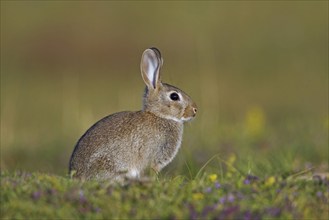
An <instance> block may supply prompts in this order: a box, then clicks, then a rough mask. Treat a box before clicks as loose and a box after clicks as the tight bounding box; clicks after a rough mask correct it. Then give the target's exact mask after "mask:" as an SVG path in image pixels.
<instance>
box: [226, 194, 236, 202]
mask: <svg viewBox="0 0 329 220" xmlns="http://www.w3.org/2000/svg"><path fill="white" fill-rule="evenodd" d="M227 200H228V201H229V202H234V200H235V197H234V195H232V194H230V195H229V196H228V197H227Z"/></svg>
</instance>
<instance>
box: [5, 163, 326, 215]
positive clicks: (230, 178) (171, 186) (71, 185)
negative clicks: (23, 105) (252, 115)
mask: <svg viewBox="0 0 329 220" xmlns="http://www.w3.org/2000/svg"><path fill="white" fill-rule="evenodd" d="M227 163H229V162H227ZM229 166H232V167H233V166H234V164H229ZM1 186H2V190H1V218H2V219H19V218H24V219H26V218H29V219H31V218H38V219H64V218H79V219H159V218H161V219H271V218H276V219H328V204H329V179H328V175H327V176H323V175H322V176H321V175H316V174H314V173H313V172H312V169H308V170H303V171H302V172H299V173H295V174H293V175H289V176H286V177H283V176H280V175H276V176H267V177H257V176H253V175H243V174H241V173H239V172H237V171H235V170H234V169H227V171H225V172H224V173H211V174H208V173H206V172H203V171H202V170H200V173H198V175H197V176H195V178H193V179H190V178H187V177H185V176H176V177H173V178H161V177H160V178H159V179H157V180H155V181H152V182H147V183H140V182H132V183H130V184H128V185H126V186H119V185H109V184H108V183H106V182H96V181H90V182H79V181H77V180H73V179H70V178H67V177H60V176H55V175H49V174H45V173H37V172H35V173H28V172H15V173H9V172H2V173H1Z"/></svg>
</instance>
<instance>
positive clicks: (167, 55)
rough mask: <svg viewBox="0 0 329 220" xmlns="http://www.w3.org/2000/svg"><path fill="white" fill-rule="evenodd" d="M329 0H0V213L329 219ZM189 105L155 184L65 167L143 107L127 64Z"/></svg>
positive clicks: (141, 87)
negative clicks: (99, 132) (115, 180)
mask: <svg viewBox="0 0 329 220" xmlns="http://www.w3.org/2000/svg"><path fill="white" fill-rule="evenodd" d="M327 9H328V2H326V1H289V2H282V1H280V2H273V1H269V2H265V1H264V2H258V1H234V2H222V1H219V2H129V1H127V2H111V1H110V2H107V1H97V2H91V1H81V2H74V1H72V2H71V1H68V2H62V1H61V2H55V1H54V2H52V1H46V2H41V1H27V2H19V1H1V218H2V219H13V218H15V219H18V218H20V219H25V218H44V219H55V218H56V219H58V218H82V219H96V218H97V219H100V218H102V219H113V218H115V219H122V218H126V219H127V218H129V219H130V218H136V219H145V218H152V219H153V218H157V219H158V218H166V219H273V218H278V219H328V211H329V210H328V200H329V176H328V172H329V170H328V169H329V168H328V158H329V152H328V149H329V148H328V129H329V125H328V124H329V118H328V110H329V109H328V10H327ZM151 46H156V47H158V48H159V49H160V50H161V52H162V55H163V57H164V66H163V69H162V74H163V81H164V82H168V83H170V84H173V85H175V86H178V87H179V88H181V89H183V90H184V91H186V92H187V93H188V94H189V95H190V96H191V97H192V98H193V100H194V101H195V102H196V103H197V105H198V115H197V117H196V118H195V119H194V120H193V121H192V122H190V123H188V124H186V125H185V131H184V137H183V144H182V147H181V149H180V151H179V153H178V155H177V157H176V158H175V159H174V161H173V162H172V163H171V164H170V165H169V166H168V167H166V168H165V169H164V170H163V171H162V172H161V173H160V174H159V176H155V175H153V174H152V177H153V178H154V181H151V182H145V183H144V182H132V183H130V184H128V185H126V186H119V185H110V184H108V183H106V182H96V181H90V182H79V181H77V180H74V179H70V177H69V176H68V174H67V172H68V161H69V158H70V155H71V153H72V150H73V148H74V145H75V143H76V141H77V140H78V138H79V137H80V136H81V135H82V134H83V133H84V132H85V131H86V129H88V128H89V127H90V126H91V125H92V124H93V123H94V122H96V121H97V120H99V119H101V118H102V117H104V116H106V115H109V114H111V113H114V112H118V111H123V110H138V109H140V108H141V104H142V103H141V100H142V93H143V90H144V84H143V81H142V79H141V75H140V70H139V62H140V56H141V53H142V52H143V51H144V49H146V48H148V47H151Z"/></svg>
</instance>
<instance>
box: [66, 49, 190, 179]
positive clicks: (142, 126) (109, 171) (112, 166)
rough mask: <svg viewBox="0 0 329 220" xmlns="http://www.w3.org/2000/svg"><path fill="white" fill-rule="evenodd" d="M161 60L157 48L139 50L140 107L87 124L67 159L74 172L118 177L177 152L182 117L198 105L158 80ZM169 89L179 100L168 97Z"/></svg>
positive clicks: (128, 175)
mask: <svg viewBox="0 0 329 220" xmlns="http://www.w3.org/2000/svg"><path fill="white" fill-rule="evenodd" d="M162 63H163V60H162V58H161V54H160V52H159V51H158V50H157V49H155V48H151V49H147V50H146V51H145V52H144V53H143V56H142V62H141V70H142V76H143V80H144V82H145V84H146V86H147V87H146V90H145V94H144V99H143V104H144V105H143V109H142V110H141V111H137V112H119V113H115V114H112V115H109V116H107V117H105V118H103V119H101V120H100V121H98V122H97V123H96V124H94V125H93V126H92V127H91V128H89V129H88V130H87V131H86V133H85V134H84V135H83V136H82V137H81V138H80V139H79V141H78V143H77V144H76V146H75V149H74V151H73V153H72V156H71V159H70V166H69V171H70V172H72V174H73V176H74V177H76V178H80V179H93V178H95V179H110V180H117V181H123V180H124V179H125V178H139V177H140V176H141V175H142V174H143V171H144V170H145V169H146V168H147V167H151V168H152V169H154V170H155V171H156V172H160V170H161V169H162V168H163V167H164V166H166V165H167V164H168V163H169V162H170V161H171V160H172V159H173V158H174V157H175V155H176V153H177V151H178V149H179V147H180V144H181V141H182V135H183V123H184V122H185V121H187V120H190V119H192V118H193V117H194V116H195V114H196V105H195V103H194V102H193V101H192V100H191V98H190V97H189V96H188V95H187V94H185V93H184V92H183V91H181V90H180V89H178V88H176V87H174V86H171V85H169V84H164V83H161V80H160V73H159V71H160V68H161V66H162ZM172 92H176V93H178V94H179V95H180V97H181V100H179V101H173V100H171V99H170V98H169V97H170V94H171V93H172ZM73 171H74V173H73Z"/></svg>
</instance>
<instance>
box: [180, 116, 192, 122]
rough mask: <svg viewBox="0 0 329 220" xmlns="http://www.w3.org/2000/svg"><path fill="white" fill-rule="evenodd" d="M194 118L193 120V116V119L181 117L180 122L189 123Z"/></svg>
mask: <svg viewBox="0 0 329 220" xmlns="http://www.w3.org/2000/svg"><path fill="white" fill-rule="evenodd" d="M194 118H195V117H194V116H193V117H187V118H185V117H182V118H181V120H182V121H183V122H189V121H192V120H193V119H194Z"/></svg>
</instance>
